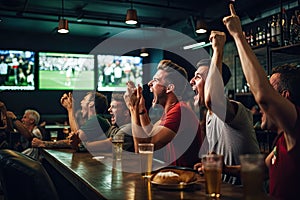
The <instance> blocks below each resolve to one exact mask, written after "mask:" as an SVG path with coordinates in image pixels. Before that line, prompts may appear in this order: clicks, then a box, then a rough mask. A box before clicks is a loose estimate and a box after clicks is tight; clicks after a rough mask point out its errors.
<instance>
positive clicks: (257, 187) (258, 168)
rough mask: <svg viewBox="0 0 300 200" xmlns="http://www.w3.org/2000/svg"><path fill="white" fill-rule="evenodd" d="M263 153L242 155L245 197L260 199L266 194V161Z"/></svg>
mask: <svg viewBox="0 0 300 200" xmlns="http://www.w3.org/2000/svg"><path fill="white" fill-rule="evenodd" d="M264 157H265V156H264V155H263V154H244V155H240V162H241V178H242V184H243V189H244V196H245V199H249V200H250V199H260V198H261V197H262V196H264V191H263V182H264V169H265V162H264Z"/></svg>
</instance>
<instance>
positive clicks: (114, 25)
mask: <svg viewBox="0 0 300 200" xmlns="http://www.w3.org/2000/svg"><path fill="white" fill-rule="evenodd" d="M1 17H2V18H14V19H20V18H22V19H28V20H37V21H47V22H57V23H58V20H55V19H49V18H48V19H47V18H41V17H29V16H22V17H20V16H18V15H3V14H2V15H1ZM103 21H105V20H103ZM106 21H107V22H106V23H99V22H84V23H82V22H77V21H76V20H68V22H69V23H74V24H80V25H93V26H107V27H115V28H125V29H133V28H137V27H135V26H128V25H118V24H112V23H110V21H109V20H106ZM124 24H125V23H124Z"/></svg>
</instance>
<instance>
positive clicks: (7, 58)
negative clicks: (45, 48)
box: [0, 50, 35, 90]
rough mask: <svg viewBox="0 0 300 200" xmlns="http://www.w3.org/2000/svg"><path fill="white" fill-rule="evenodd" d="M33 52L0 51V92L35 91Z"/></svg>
mask: <svg viewBox="0 0 300 200" xmlns="http://www.w3.org/2000/svg"><path fill="white" fill-rule="evenodd" d="M34 70H35V52H33V51H26V50H0V90H34V89H35V73H34Z"/></svg>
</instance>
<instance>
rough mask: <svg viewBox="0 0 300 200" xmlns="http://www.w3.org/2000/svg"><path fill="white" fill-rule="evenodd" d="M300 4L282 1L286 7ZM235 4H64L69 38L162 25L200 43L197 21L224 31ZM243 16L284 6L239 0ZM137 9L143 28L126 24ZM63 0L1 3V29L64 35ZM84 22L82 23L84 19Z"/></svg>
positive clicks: (88, 0)
mask: <svg viewBox="0 0 300 200" xmlns="http://www.w3.org/2000/svg"><path fill="white" fill-rule="evenodd" d="M294 1H295V0H282V2H283V3H286V2H294ZM228 2H229V0H205V1H199V0H198V1H197V0H136V1H126V0H64V3H63V4H64V9H63V15H64V18H65V19H67V20H68V21H69V29H70V32H69V33H68V34H69V35H74V36H84V37H97V38H108V37H111V36H113V35H115V34H117V33H120V32H122V31H125V30H129V29H133V28H137V27H142V28H143V27H162V28H169V29H173V30H176V31H179V32H181V33H184V34H186V35H188V36H190V37H192V38H194V39H199V38H201V35H197V34H196V33H195V32H194V28H195V20H196V19H198V18H203V19H205V20H206V22H207V23H208V26H209V29H219V30H220V29H221V30H222V29H224V26H223V25H222V22H221V20H222V18H223V17H224V16H226V15H228V14H229V9H228ZM235 4H236V10H237V13H238V14H239V16H240V17H241V18H246V17H248V16H250V18H251V19H254V18H255V17H257V16H259V15H260V13H261V12H264V11H266V10H268V9H270V8H274V7H279V6H280V1H279V0H277V1H274V0H264V1H262V0H251V1H249V0H236V1H235ZM131 6H132V7H133V8H134V9H136V10H137V14H138V21H139V23H138V24H137V25H127V24H125V22H124V21H125V15H126V11H127V9H129V8H131ZM61 15H62V0H0V19H1V22H0V31H7V32H20V33H21V32H22V33H35V34H43V35H49V34H58V33H57V26H58V19H59V17H60V16H61ZM79 18H80V19H81V21H80V20H78V19H79Z"/></svg>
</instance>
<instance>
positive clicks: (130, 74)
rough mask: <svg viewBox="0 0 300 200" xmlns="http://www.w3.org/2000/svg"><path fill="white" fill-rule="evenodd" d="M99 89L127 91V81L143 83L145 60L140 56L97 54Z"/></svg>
mask: <svg viewBox="0 0 300 200" xmlns="http://www.w3.org/2000/svg"><path fill="white" fill-rule="evenodd" d="M97 65H98V75H99V77H98V84H97V85H98V86H97V89H98V91H126V88H127V87H126V82H128V81H129V80H131V81H133V82H134V83H135V84H136V85H137V84H140V85H143V83H142V81H143V60H142V58H141V57H138V56H114V55H97Z"/></svg>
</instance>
